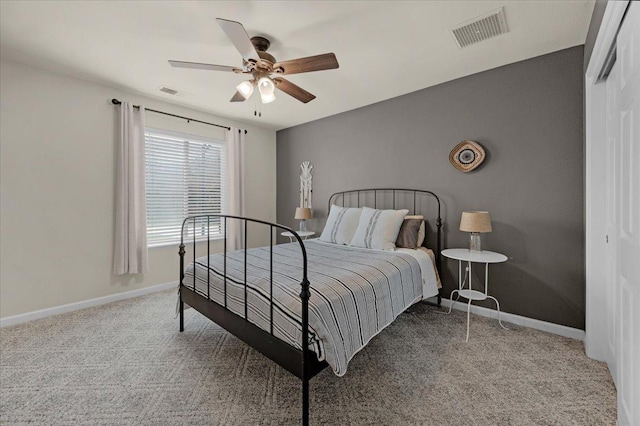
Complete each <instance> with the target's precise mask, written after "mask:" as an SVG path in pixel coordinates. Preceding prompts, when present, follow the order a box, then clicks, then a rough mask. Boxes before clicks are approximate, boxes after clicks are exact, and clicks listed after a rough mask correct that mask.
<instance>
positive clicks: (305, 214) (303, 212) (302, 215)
mask: <svg viewBox="0 0 640 426" xmlns="http://www.w3.org/2000/svg"><path fill="white" fill-rule="evenodd" d="M293 218H294V219H311V209H310V208H309V207H296V215H295V216H294V217H293Z"/></svg>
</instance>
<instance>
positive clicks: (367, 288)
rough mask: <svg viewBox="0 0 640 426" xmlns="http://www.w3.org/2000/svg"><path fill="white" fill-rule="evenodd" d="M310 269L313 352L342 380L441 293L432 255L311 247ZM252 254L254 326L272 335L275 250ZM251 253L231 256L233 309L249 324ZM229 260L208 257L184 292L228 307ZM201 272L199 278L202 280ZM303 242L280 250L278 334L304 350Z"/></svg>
mask: <svg viewBox="0 0 640 426" xmlns="http://www.w3.org/2000/svg"><path fill="white" fill-rule="evenodd" d="M305 248H306V251H307V263H308V274H307V276H308V279H309V282H310V290H311V296H310V299H309V336H310V341H309V348H310V349H311V350H313V351H314V352H315V353H316V354H317V356H318V360H320V361H323V360H326V361H327V363H328V364H329V366H330V367H331V368H332V370H333V371H334V373H335V374H336V375H338V376H342V375H344V374H345V373H346V371H347V365H348V363H349V361H350V360H351V359H352V358H353V356H354V355H355V354H356V353H357V352H358V351H359V350H361V349H362V348H363V347H364V346H365V345H366V344H367V343H368V342H369V340H371V339H372V338H373V337H374V336H375V335H376V334H378V333H379V332H380V331H381V330H383V329H384V328H385V327H387V326H388V325H389V324H391V323H392V322H393V321H394V320H395V318H396V317H397V316H398V315H400V314H401V313H402V312H403V311H404V310H405V309H407V308H408V307H409V306H411V305H412V304H413V303H415V302H417V301H419V300H421V299H423V298H427V297H431V296H434V295H436V294H437V293H438V280H437V274H436V271H435V268H434V267H433V262H432V261H431V259H430V257H429V254H427V253H426V252H424V251H421V250H397V251H384V250H372V249H364V248H356V247H349V246H344V245H336V244H329V243H324V242H321V241H319V240H307V241H305ZM246 255H247V268H246V281H247V290H246V294H247V319H248V321H250V322H252V323H253V324H255V325H257V326H258V327H260V328H262V329H264V330H266V331H269V329H270V325H269V324H270V306H269V304H270V302H269V300H270V296H271V279H270V263H271V259H270V248H269V247H261V248H253V249H249V250H247V252H246ZM244 256H245V252H244V250H238V251H233V252H229V253H227V261H226V271H227V280H226V289H227V297H226V307H227V309H229V310H230V311H232V312H234V313H236V314H238V315H240V316H241V317H244V313H245V309H244V300H245V287H244V282H245V281H244V279H245V278H244V277H245V268H244ZM224 270H225V269H224V257H223V255H222V254H215V255H212V256H209V257H208V258H207V256H204V257H201V258H198V259H196V261H195V263H191V264H190V265H188V266H187V268H186V270H185V278H184V280H183V283H184V285H186V286H187V287H190V288H191V287H193V285H194V280H195V289H196V291H197V292H198V293H200V294H202V295H204V296H206V295H207V282H208V283H209V284H208V285H209V297H210V298H211V300H213V301H215V302H217V303H219V304H221V305H224V304H225V298H224V286H225V284H224V280H223V277H224ZM194 272H195V276H194ZM301 280H302V254H301V250H300V245H299V244H298V243H290V244H280V245H275V246H273V304H274V308H273V334H274V336H276V337H278V338H279V339H281V340H283V341H285V342H286V343H288V344H290V345H292V346H294V347H296V348H298V349H301V340H302V326H301V324H302V320H301V306H302V304H301V301H300V296H299V294H300V282H301Z"/></svg>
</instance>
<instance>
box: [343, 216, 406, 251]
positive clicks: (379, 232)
mask: <svg viewBox="0 0 640 426" xmlns="http://www.w3.org/2000/svg"><path fill="white" fill-rule="evenodd" d="M407 213H409V210H406V209H404V210H377V209H371V208H369V207H364V208H363V209H362V214H361V215H360V222H359V223H358V229H356V233H355V234H354V235H353V238H352V239H351V245H352V246H355V247H365V248H372V249H378V250H393V249H395V248H396V239H398V232H399V231H400V226H402V221H403V220H404V217H405V216H406V215H407Z"/></svg>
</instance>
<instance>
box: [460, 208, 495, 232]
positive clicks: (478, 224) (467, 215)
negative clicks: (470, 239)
mask: <svg viewBox="0 0 640 426" xmlns="http://www.w3.org/2000/svg"><path fill="white" fill-rule="evenodd" d="M460 230H461V231H464V232H491V218H490V217H489V212H462V218H461V219H460Z"/></svg>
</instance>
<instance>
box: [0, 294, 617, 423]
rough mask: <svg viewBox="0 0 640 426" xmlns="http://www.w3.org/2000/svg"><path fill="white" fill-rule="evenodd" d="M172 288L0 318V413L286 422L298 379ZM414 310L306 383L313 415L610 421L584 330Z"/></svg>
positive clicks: (609, 389)
mask: <svg viewBox="0 0 640 426" xmlns="http://www.w3.org/2000/svg"><path fill="white" fill-rule="evenodd" d="M175 300H176V299H175V292H174V291H167V292H162V293H156V294H152V295H149V296H143V297H139V298H136V299H130V300H126V301H123V302H116V303H112V304H109V305H104V306H100V307H96V308H91V309H86V310H82V311H77V312H73V313H69V314H63V315H59V316H56V317H51V318H47V319H43V320H38V321H34V322H31V323H27V324H21V325H17V326H13V327H7V328H4V329H2V330H0V345H1V346H0V348H1V351H0V423H1V424H6V425H13V424H26V423H30V424H42V425H74V424H82V425H103V424H104V425H113V424H129V425H141V424H142V425H152V424H153V425H178V424H180V425H256V424H259V425H279V424H286V425H295V424H298V423H299V414H300V384H299V381H298V379H296V378H295V377H293V376H291V375H290V374H289V373H287V372H286V371H284V370H283V369H281V368H279V367H277V366H276V365H275V364H274V363H272V362H271V361H269V360H268V359H266V358H264V357H263V356H262V355H260V354H259V353H258V352H256V351H254V350H253V349H250V348H248V347H247V346H246V345H245V344H243V343H242V342H240V341H239V340H237V339H236V338H234V337H232V336H230V335H229V334H227V333H226V332H225V331H224V330H222V329H220V328H219V327H218V326H216V325H215V324H213V323H212V322H210V321H209V320H208V319H206V318H205V317H203V316H201V315H200V314H198V313H197V312H195V311H193V310H189V311H187V313H186V330H185V332H184V333H179V332H178V322H177V320H175V319H174V318H173V313H174V308H175ZM437 311H438V309H437V308H435V307H432V306H428V305H425V304H419V305H417V306H414V307H413V308H411V311H410V312H408V313H404V314H402V315H401V316H400V317H399V318H398V319H397V320H396V321H395V322H394V323H393V324H392V325H391V326H389V327H388V328H387V329H386V330H384V331H383V332H382V333H381V334H380V335H379V336H377V337H376V338H374V339H373V341H371V342H370V343H369V345H368V346H367V347H366V348H365V349H363V350H362V351H361V352H360V353H359V354H357V355H356V357H355V358H354V359H353V360H352V362H351V363H350V364H349V370H348V372H347V374H346V376H344V377H336V376H335V375H334V374H333V373H332V372H331V371H330V369H325V370H324V371H323V372H322V373H320V374H319V375H318V376H316V377H315V378H314V379H313V380H312V381H311V424H315V425H319V424H323V425H369V424H375V425H547V424H548V425H570V424H575V425H615V419H616V393H615V388H614V386H613V382H612V381H611V378H610V376H609V373H608V371H607V367H606V366H605V365H604V364H603V363H599V362H596V361H593V360H590V359H588V358H587V357H586V356H585V354H584V350H583V346H582V343H581V342H578V341H575V340H571V339H567V338H563V337H559V336H555V335H552V334H547V333H543V332H539V331H535V330H531V329H527V328H523V327H516V326H512V327H513V329H512V330H510V331H505V330H502V329H500V328H499V326H498V325H497V322H496V321H492V320H489V319H486V318H482V317H477V316H473V317H472V323H471V338H470V341H469V343H465V342H464V336H465V320H466V317H465V314H463V313H462V312H456V311H454V312H453V313H452V314H451V315H449V316H446V315H441V314H440V313H438V312H437Z"/></svg>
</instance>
